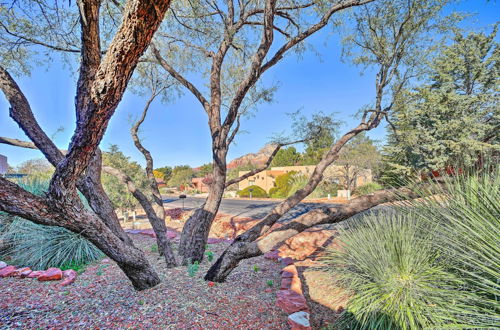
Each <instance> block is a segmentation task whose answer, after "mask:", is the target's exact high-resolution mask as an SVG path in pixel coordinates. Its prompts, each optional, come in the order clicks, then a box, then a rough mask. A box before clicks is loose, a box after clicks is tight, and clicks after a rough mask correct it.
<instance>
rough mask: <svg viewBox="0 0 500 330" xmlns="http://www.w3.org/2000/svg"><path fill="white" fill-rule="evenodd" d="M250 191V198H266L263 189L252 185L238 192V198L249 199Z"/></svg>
mask: <svg viewBox="0 0 500 330" xmlns="http://www.w3.org/2000/svg"><path fill="white" fill-rule="evenodd" d="M250 189H252V197H258V198H259V197H261V198H262V197H267V193H266V191H265V190H264V189H262V188H261V187H259V186H256V185H253V186H248V187H246V188H245V189H243V190H240V191H238V196H240V197H250Z"/></svg>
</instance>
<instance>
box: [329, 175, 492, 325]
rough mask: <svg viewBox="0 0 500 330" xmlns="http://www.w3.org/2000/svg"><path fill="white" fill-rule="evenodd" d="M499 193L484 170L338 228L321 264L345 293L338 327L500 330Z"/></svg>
mask: <svg viewBox="0 0 500 330" xmlns="http://www.w3.org/2000/svg"><path fill="white" fill-rule="evenodd" d="M499 190H500V171H499V169H498V166H496V167H495V168H494V169H493V170H492V169H491V167H490V168H488V170H483V171H481V172H475V173H472V174H468V175H461V176H457V177H454V178H450V179H449V180H447V181H446V182H445V184H444V185H438V184H434V186H433V187H432V188H431V191H434V195H433V196H432V197H428V191H429V190H427V192H424V191H422V198H420V199H418V200H415V201H413V202H411V203H409V204H406V205H405V206H403V207H400V208H397V209H395V210H392V211H391V212H381V213H379V214H377V215H375V214H372V215H368V216H366V217H364V218H361V219H359V220H357V221H354V222H353V223H352V224H350V226H349V227H348V228H347V229H343V230H341V232H340V240H341V242H342V244H343V249H342V250H340V251H338V250H334V251H330V252H329V254H328V255H327V257H326V258H325V263H326V265H327V266H328V267H329V269H330V270H331V272H332V273H333V274H334V276H335V278H336V279H337V280H338V283H339V284H340V285H341V286H343V287H344V288H346V289H347V290H348V291H349V292H350V293H351V295H352V297H351V299H350V301H349V303H348V306H347V309H346V312H345V313H344V314H343V316H342V318H341V321H340V322H339V324H338V325H339V327H340V328H343V327H345V328H357V329H391V328H398V329H399V328H401V329H413V328H442V327H458V328H498V327H500V317H499V315H500V304H499V298H500V284H499V283H500V272H499V270H500V260H499V257H500V192H499Z"/></svg>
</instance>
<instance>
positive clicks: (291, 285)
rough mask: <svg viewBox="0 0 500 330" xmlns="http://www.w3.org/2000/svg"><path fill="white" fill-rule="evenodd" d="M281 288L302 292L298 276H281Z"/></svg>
mask: <svg viewBox="0 0 500 330" xmlns="http://www.w3.org/2000/svg"><path fill="white" fill-rule="evenodd" d="M281 290H292V291H294V292H296V293H298V294H302V282H301V281H300V278H299V277H298V276H293V277H282V278H281Z"/></svg>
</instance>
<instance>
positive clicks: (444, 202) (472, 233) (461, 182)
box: [413, 164, 500, 328]
mask: <svg viewBox="0 0 500 330" xmlns="http://www.w3.org/2000/svg"><path fill="white" fill-rule="evenodd" d="M434 186H435V187H434V188H435V190H438V193H439V196H440V198H434V199H432V198H427V199H420V201H419V202H418V203H417V202H414V203H413V206H414V207H415V208H417V209H418V212H417V214H418V215H419V219H420V221H421V222H422V223H423V227H424V228H435V235H434V239H433V241H434V243H435V248H436V250H439V251H441V254H442V259H443V262H444V263H445V264H446V265H448V267H449V269H450V271H451V272H453V273H455V274H458V275H459V276H460V279H461V287H460V288H458V289H457V290H456V291H455V295H456V299H457V300H460V301H463V303H462V304H461V306H460V308H459V309H458V311H457V312H458V313H459V314H460V318H459V320H456V321H455V322H454V323H455V324H458V325H459V326H462V327H466V328H498V327H499V326H500V317H499V315H500V304H499V299H500V280H499V279H500V167H499V166H498V164H496V165H495V166H494V167H493V169H492V168H491V167H490V166H487V167H486V170H483V171H480V172H479V171H475V172H473V173H472V174H468V175H460V176H457V177H454V178H451V179H448V180H447V181H446V182H445V184H444V185H442V186H438V185H437V184H435V185H434Z"/></svg>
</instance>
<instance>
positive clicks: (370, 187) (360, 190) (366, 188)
mask: <svg viewBox="0 0 500 330" xmlns="http://www.w3.org/2000/svg"><path fill="white" fill-rule="evenodd" d="M382 188H383V187H382V186H381V185H379V184H378V183H376V182H369V183H366V184H364V185H361V186H359V187H357V188H356V189H354V192H353V195H356V196H363V195H368V194H371V193H373V192H375V191H377V190H380V189H382Z"/></svg>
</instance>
